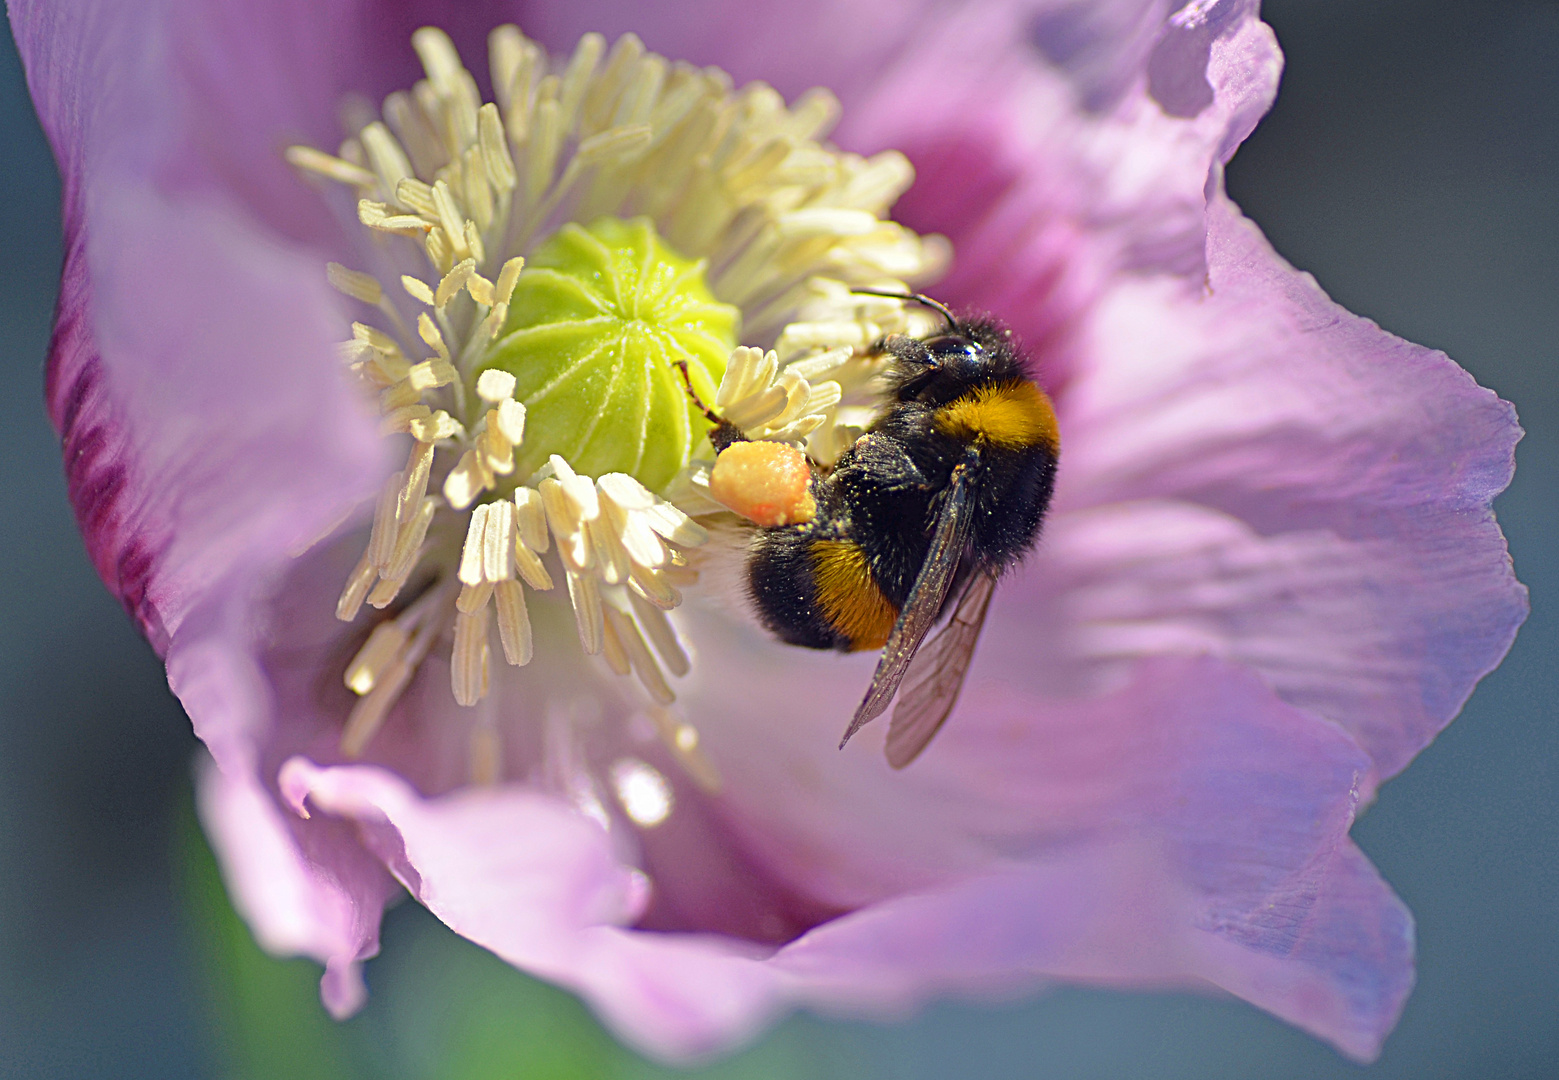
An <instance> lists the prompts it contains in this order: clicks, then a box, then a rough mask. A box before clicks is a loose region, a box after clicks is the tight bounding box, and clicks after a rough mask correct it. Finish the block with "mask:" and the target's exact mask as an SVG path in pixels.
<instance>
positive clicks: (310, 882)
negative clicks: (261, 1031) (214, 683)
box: [196, 760, 395, 1018]
mask: <svg viewBox="0 0 1559 1080" xmlns="http://www.w3.org/2000/svg"><path fill="white" fill-rule="evenodd" d="M196 793H197V798H198V801H199V807H200V820H201V824H202V825H204V826H205V829H206V834H207V835H208V836H209V837H210V838H211V844H212V848H213V850H214V851H215V852H216V854H217V858H218V860H219V862H220V864H221V867H222V874H223V877H224V878H225V879H226V881H227V887H228V894H229V895H230V896H231V897H232V899H233V905H234V906H235V907H236V908H237V909H238V913H239V914H240V915H242V916H243V918H244V920H245V921H246V922H248V923H249V926H250V928H251V929H253V930H254V935H255V938H256V939H257V940H258V941H259V943H260V945H261V947H262V948H264V949H266V950H267V951H268V952H270V953H272V954H274V955H277V956H307V957H310V958H312V959H314V960H317V961H319V962H320V963H322V964H324V965H325V975H324V979H323V980H322V982H321V984H320V990H321V993H322V995H323V997H324V1001H325V1006H326V1007H327V1008H328V1009H329V1010H330V1011H331V1013H332V1014H333V1015H335V1016H336V1017H338V1018H344V1017H346V1016H349V1015H351V1014H352V1013H354V1012H356V1011H357V1010H358V1009H360V1008H361V1007H362V1005H363V1003H364V1002H365V1001H366V1000H367V996H368V991H367V988H366V987H365V986H364V985H363V977H362V968H361V965H362V961H364V960H366V959H368V958H369V957H371V956H374V955H375V954H377V953H378V951H379V915H380V912H381V911H382V910H383V907H384V903H385V901H386V900H387V899H388V898H389V897H390V895H391V894H392V891H393V890H394V889H395V884H394V882H392V881H391V880H390V878H389V875H387V874H386V873H385V872H384V869H383V868H382V867H381V866H379V865H378V864H376V863H372V862H370V861H368V860H366V859H364V858H362V857H361V856H359V857H358V858H355V859H353V858H351V857H350V856H349V855H347V852H346V850H345V846H344V845H342V844H340V843H337V844H336V845H335V848H336V850H334V851H330V852H329V853H328V854H329V856H331V857H328V858H324V859H321V858H319V857H318V856H319V855H322V854H326V853H325V852H321V851H320V850H319V845H318V844H316V845H314V847H315V850H314V852H313V854H314V855H315V856H316V857H315V858H312V859H311V858H309V857H308V856H307V855H305V853H304V850H303V849H302V848H301V847H300V844H299V837H298V835H297V834H298V832H299V831H300V830H298V829H297V828H295V827H294V826H293V825H291V824H289V822H288V821H287V820H286V819H285V818H284V817H283V816H282V813H281V811H280V809H279V808H278V807H277V805H276V802H275V800H274V798H273V796H272V793H271V792H269V791H266V790H265V789H263V788H261V787H260V786H259V785H258V784H257V783H255V781H254V779H253V778H252V776H250V775H247V774H244V773H238V774H223V773H222V772H221V771H220V770H219V769H218V768H217V767H216V765H215V764H213V763H212V762H210V761H209V760H208V761H203V762H202V763H201V765H200V768H199V769H198V770H197V775H196ZM320 825H323V828H321V827H320ZM347 832H349V829H348V828H347V827H344V826H343V825H342V823H340V822H325V823H319V824H316V825H315V826H314V828H313V829H312V836H313V838H314V839H316V840H318V839H321V838H322V837H323V836H324V835H326V834H328V833H334V834H337V835H336V837H335V839H337V840H338V841H339V840H341V839H343V838H344V834H346V833H347ZM350 843H351V841H350V840H348V841H347V845H350ZM343 855H347V857H342V856H343ZM353 871H355V873H353ZM365 900H366V901H367V902H366V903H365V902H364V901H365Z"/></svg>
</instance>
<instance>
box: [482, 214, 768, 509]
mask: <svg viewBox="0 0 1559 1080" xmlns="http://www.w3.org/2000/svg"><path fill="white" fill-rule="evenodd" d="M704 267H705V264H704V262H703V261H702V260H693V259H688V258H684V257H683V256H681V255H679V254H677V253H676V252H675V251H672V250H671V248H669V247H667V246H666V244H665V243H664V242H663V241H662V240H661V239H660V237H659V236H658V235H657V234H656V232H655V226H654V224H653V223H652V222H651V221H650V220H649V219H647V218H635V219H634V220H632V221H621V220H619V219H617V218H601V219H600V220H598V221H595V222H593V223H592V224H590V225H589V226H588V227H586V228H581V227H580V226H578V225H575V224H572V223H570V224H566V225H564V226H563V227H562V228H561V229H559V230H558V231H557V233H555V234H554V235H553V236H552V237H551V238H550V239H549V240H547V241H546V242H544V243H543V244H542V245H541V246H540V247H538V248H537V249H536V250H535V251H534V252H533V253H532V254H531V255H530V256H529V257H528V258H527V260H526V264H525V270H524V272H522V273H521V274H520V278H519V282H518V284H517V285H516V286H515V290H514V296H513V298H512V299H511V300H510V301H509V319H508V322H507V323H506V324H505V326H504V337H502V338H501V339H500V340H499V341H497V342H495V343H494V345H493V347H492V349H491V350H490V351H489V352H488V354H487V358H486V360H484V361H483V363H484V365H485V366H487V367H491V368H496V369H498V370H501V371H505V372H508V373H509V374H511V375H513V376H514V378H515V389H514V396H515V397H516V398H517V399H518V400H519V401H521V402H522V403H523V404H524V405H525V410H526V412H525V415H526V438H525V441H524V444H523V445H522V446H521V447H520V448H519V451H518V456H517V457H516V460H515V471H516V473H517V475H520V476H529V475H530V474H531V473H533V472H535V471H536V470H537V469H539V468H540V467H541V466H542V465H543V464H544V463H545V462H546V461H547V459H548V458H550V457H551V456H552V455H553V454H557V455H559V456H561V457H563V458H564V459H565V460H567V461H568V462H569V464H570V465H571V466H572V467H573V468H574V469H575V470H577V471H579V472H582V473H586V474H589V475H592V476H599V475H601V474H602V473H610V472H621V473H627V474H628V475H630V476H632V477H634V478H635V479H637V480H638V481H639V482H640V483H642V484H643V485H644V486H645V487H647V488H649V489H650V490H651V491H659V490H661V489H663V488H665V486H666V485H667V484H669V483H670V482H671V480H672V478H673V477H675V476H676V475H677V473H678V471H679V470H681V468H682V467H683V466H684V465H686V464H687V463H688V459H689V458H690V457H691V455H692V452H693V447H694V445H695V444H696V443H697V442H698V441H699V440H700V439H701V438H702V437H703V435H704V432H705V431H706V430H707V429H708V427H709V423H708V421H707V420H706V419H705V418H704V417H703V416H702V415H701V414H700V413H699V412H698V410H697V409H696V408H695V407H694V406H693V403H692V402H691V401H690V400H689V398H688V396H687V394H686V392H685V388H684V386H683V383H682V375H681V373H680V372H679V370H678V365H686V370H687V373H688V377H689V379H690V380H691V382H692V385H693V387H694V389H695V390H696V391H697V392H698V393H699V394H700V395H701V398H702V400H705V401H713V400H714V397H715V388H716V387H717V386H718V385H719V382H720V378H721V376H722V375H724V373H725V362H726V358H727V357H728V356H730V354H731V350H732V349H733V348H734V347H735V346H736V344H737V328H738V326H739V324H740V322H741V312H740V311H739V310H738V309H737V308H735V307H733V306H732V305H730V304H722V303H720V302H719V301H718V300H716V299H715V298H714V295H713V294H712V293H711V292H710V291H709V286H708V284H707V283H706V281H705V279H704Z"/></svg>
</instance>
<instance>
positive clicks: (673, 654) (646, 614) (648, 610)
mask: <svg viewBox="0 0 1559 1080" xmlns="http://www.w3.org/2000/svg"><path fill="white" fill-rule="evenodd" d="M668 587H669V586H668ZM628 602H629V603H630V604H631V605H632V607H633V616H634V619H635V620H636V621H637V622H638V624H639V629H641V630H643V631H644V636H645V637H647V638H649V639H650V644H651V645H653V646H654V647H655V652H656V653H657V654H659V656H660V658H661V661H662V662H663V663H664V664H665V665H666V670H667V671H669V672H671V673H672V674H673V675H675V676H677V677H678V678H680V677H682V676H683V675H686V674H687V673H688V672H689V671H691V670H692V663H691V662H690V661H689V660H688V655H687V652H686V651H685V650H684V649H683V648H682V642H681V641H679V640H678V639H677V632H676V631H675V630H673V629H672V627H671V620H670V619H668V618H666V612H667V610H669V609H668V608H666V607H664V606H661V605H655V604H652V603H650V602H649V601H647V600H645V599H644V598H643V597H642V596H640V595H639V594H638V593H637V592H632V591H630V592H629V593H628Z"/></svg>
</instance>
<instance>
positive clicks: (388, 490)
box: [368, 472, 406, 570]
mask: <svg viewBox="0 0 1559 1080" xmlns="http://www.w3.org/2000/svg"><path fill="white" fill-rule="evenodd" d="M405 482H406V474H405V473H403V472H398V473H395V474H394V475H393V476H391V477H390V478H389V479H388V480H386V481H385V482H384V487H382V488H380V490H379V501H378V502H377V503H375V504H374V521H373V529H372V531H371V532H370V533H369V535H368V562H369V564H370V565H372V566H373V567H374V569H376V570H378V569H382V568H383V567H386V566H389V565H390V556H392V555H393V554H394V553H395V533H396V527H397V525H398V524H399V523H398V521H397V516H398V513H399V510H400V503H401V488H402V487H403V486H404V485H405Z"/></svg>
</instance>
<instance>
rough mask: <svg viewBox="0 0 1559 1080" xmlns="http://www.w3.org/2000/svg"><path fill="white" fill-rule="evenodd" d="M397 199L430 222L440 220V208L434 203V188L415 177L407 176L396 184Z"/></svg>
mask: <svg viewBox="0 0 1559 1080" xmlns="http://www.w3.org/2000/svg"><path fill="white" fill-rule="evenodd" d="M395 201H396V202H398V203H400V204H401V205H402V206H404V207H405V208H406V209H408V210H410V211H411V212H412V213H414V214H417V215H419V216H421V217H422V218H423V219H425V220H426V221H428V222H429V223H436V222H437V221H438V208H437V207H435V206H434V205H433V188H432V187H431V186H429V185H427V184H424V183H423V182H422V181H421V180H418V179H416V178H414V177H410V176H408V177H406V178H405V179H404V180H402V181H401V182H400V183H399V184H397V185H396V186H395Z"/></svg>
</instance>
